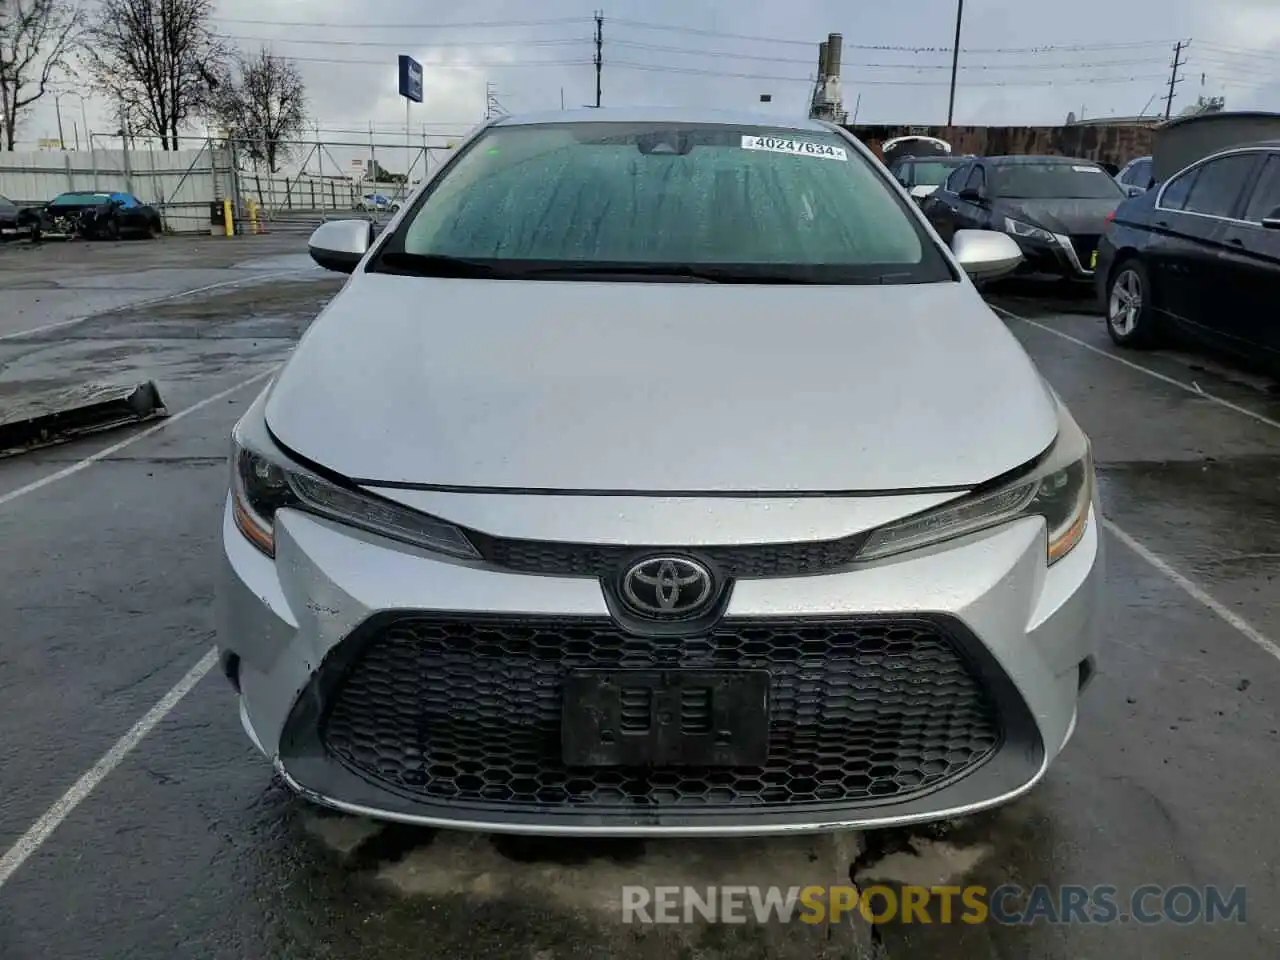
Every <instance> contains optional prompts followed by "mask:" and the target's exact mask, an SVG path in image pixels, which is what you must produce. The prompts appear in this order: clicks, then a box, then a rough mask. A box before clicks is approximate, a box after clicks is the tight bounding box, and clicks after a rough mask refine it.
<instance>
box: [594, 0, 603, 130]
mask: <svg viewBox="0 0 1280 960" xmlns="http://www.w3.org/2000/svg"><path fill="white" fill-rule="evenodd" d="M595 17H596V106H597V107H599V106H600V67H601V65H602V64H603V63H604V57H603V56H602V49H603V47H604V11H603V10H597V11H596V14H595Z"/></svg>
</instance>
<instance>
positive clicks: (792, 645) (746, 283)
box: [219, 110, 1102, 835]
mask: <svg viewBox="0 0 1280 960" xmlns="http://www.w3.org/2000/svg"><path fill="white" fill-rule="evenodd" d="M311 252H312V256H313V257H314V259H315V260H316V261H317V262H319V263H320V264H321V265H323V266H325V267H328V268H330V269H333V270H338V271H341V272H343V273H346V274H349V278H348V280H347V282H346V284H345V286H344V287H343V289H342V290H341V292H340V293H339V294H338V295H337V296H336V297H335V298H334V299H333V300H332V301H331V302H330V303H329V305H328V306H327V307H326V308H325V309H324V311H323V312H322V313H321V314H320V316H319V317H317V318H316V320H315V322H314V323H313V325H312V326H311V328H310V330H309V331H308V332H307V334H306V335H305V336H304V338H303V339H302V341H301V343H300V344H299V345H298V348H297V350H296V351H295V353H294V354H293V356H292V357H291V359H290V360H289V362H288V363H287V364H286V365H285V366H284V368H283V369H282V370H281V371H280V372H279V373H278V375H277V376H276V378H275V379H274V381H273V382H272V383H271V384H270V385H269V386H268V388H267V389H266V390H265V391H264V392H263V394H262V395H261V396H260V397H258V398H257V400H256V402H255V403H254V404H253V406H252V408H251V409H250V410H249V411H248V412H247V413H246V414H245V415H244V417H243V418H242V419H241V420H240V422H239V423H238V424H237V425H236V427H235V431H234V441H233V449H232V453H231V464H230V466H231V470H230V474H231V481H230V490H229V492H228V495H227V500H226V510H225V519H224V523H223V529H222V538H223V544H224V563H223V576H222V582H221V588H220V592H221V596H220V639H219V646H220V649H221V654H222V662H223V666H224V669H225V672H226V675H227V677H228V679H229V680H230V682H231V684H232V686H233V687H234V689H235V691H236V693H237V695H238V698H239V709H240V717H241V720H242V722H243V725H244V728H245V730H246V732H247V733H248V735H249V737H250V738H251V739H252V740H253V742H254V743H255V744H256V745H257V747H258V749H259V750H260V751H261V752H262V753H263V754H264V755H265V756H266V757H267V758H268V759H269V760H270V761H271V762H272V763H273V764H274V766H275V769H276V771H277V772H278V773H279V774H280V776H281V777H282V778H283V779H284V781H285V782H286V783H288V784H289V785H290V786H291V787H292V788H294V789H295V790H296V791H297V792H298V793H299V794H301V795H302V796H303V797H306V798H307V799H309V800H311V801H314V802H316V803H320V804H324V805H327V806H329V807H333V808H336V809H339V810H345V811H348V812H352V813H357V814H363V815H366V816H371V817H376V818H382V819H387V820H395V821H401V822H406V823H414V824H423V825H435V826H447V827H454V828H462V829H474V830H485V831H494V832H503V831H505V832H521V833H532V834H576V835H589V834H613V835H647V834H704V835H731V834H739V835H741V834H755V835H759V834H769V833H779V832H802V831H825V830H832V829H840V828H851V829H852V828H865V827H877V826H888V825H897V824H904V823H909V822H916V821H926V820H932V819H937V818H942V817H952V816H956V815H960V814H964V813H968V812H972V811H976V810H979V809H982V808H985V807H990V806H994V805H996V804H1000V803H1003V802H1005V801H1008V800H1010V799H1012V798H1014V797H1017V796H1019V795H1020V794H1022V793H1024V792H1026V791H1028V790H1030V789H1031V788H1032V787H1033V785H1034V784H1035V783H1036V782H1037V781H1038V780H1040V778H1041V777H1043V776H1044V774H1045V772H1046V770H1047V769H1048V768H1049V766H1050V764H1051V763H1052V761H1053V760H1054V758H1055V757H1056V756H1057V755H1058V753H1059V751H1061V750H1062V748H1063V746H1064V745H1065V744H1066V742H1067V740H1068V739H1069V738H1070V736H1071V733H1072V730H1073V728H1074V725H1075V722H1076V709H1077V702H1078V698H1079V695H1080V693H1081V691H1082V690H1083V689H1084V687H1085V685H1086V684H1087V682H1088V680H1089V678H1090V676H1091V675H1092V672H1093V669H1094V658H1095V650H1096V637H1095V631H1094V615H1095V608H1096V606H1097V588H1098V585H1099V582H1100V579H1101V575H1102V574H1101V563H1100V560H1101V555H1100V551H1101V544H1100V539H1099V526H1100V515H1099V505H1098V501H1097V495H1096V491H1095V483H1094V470H1093V464H1092V459H1091V454H1090V445H1089V441H1088V440H1087V438H1086V437H1085V436H1084V435H1083V433H1082V432H1081V430H1080V428H1079V427H1078V426H1077V425H1076V423H1075V421H1074V420H1073V419H1072V417H1071V415H1070V413H1069V412H1068V411H1067V410H1066V408H1065V407H1064V406H1063V404H1062V403H1061V401H1060V400H1059V399H1058V398H1057V397H1056V395H1055V394H1054V393H1053V391H1052V390H1051V389H1050V388H1049V387H1048V386H1047V384H1046V383H1045V382H1044V380H1043V379H1042V378H1041V376H1040V375H1039V373H1038V372H1037V370H1036V369H1035V367H1034V366H1033V364H1032V363H1031V361H1030V359H1029V358H1028V357H1027V355H1026V354H1025V353H1024V352H1023V350H1022V349H1021V347H1020V345H1019V344H1018V342H1017V341H1016V340H1015V339H1014V338H1013V336H1012V335H1011V334H1010V333H1009V332H1008V331H1007V330H1006V329H1005V327H1004V325H1003V324H1002V322H1001V321H1000V320H999V319H998V318H997V317H996V316H995V315H994V314H993V313H992V311H991V310H990V309H989V308H988V307H987V306H986V304H985V303H984V302H983V300H982V298H981V297H980V296H979V294H978V292H977V290H976V288H975V286H974V282H973V281H974V280H975V279H985V278H990V277H994V276H998V275H1001V274H1002V273H1005V272H1007V271H1009V270H1011V269H1012V268H1013V267H1015V266H1016V265H1017V262H1018V259H1019V253H1018V251H1017V248H1016V246H1014V244H1013V241H1011V240H1010V239H1009V238H1008V237H1005V236H1002V235H997V234H991V233H983V232H975V231H959V232H958V233H957V234H956V236H955V238H954V240H953V242H952V245H951V246H950V247H948V246H946V245H945V244H943V243H942V242H941V241H940V239H939V238H938V236H937V234H936V233H934V232H933V230H932V229H931V228H930V226H929V225H928V223H927V222H926V221H925V220H924V219H923V217H922V216H921V215H920V213H919V212H918V211H917V209H916V207H915V204H914V203H913V202H912V201H911V199H910V197H909V196H908V195H907V193H906V192H905V191H904V190H903V189H902V187H901V186H900V185H899V184H897V183H896V182H895V181H894V180H893V178H892V177H891V176H890V175H889V174H888V172H887V171H886V169H885V168H884V166H883V165H882V164H881V163H880V162H879V161H878V160H876V158H875V157H874V156H873V155H872V154H871V153H870V152H869V151H868V150H867V149H866V148H865V147H863V146H862V145H861V144H860V143H859V142H858V141H856V140H855V139H854V138H852V137H851V136H850V135H849V134H848V133H846V132H845V131H843V130H841V129H840V128H838V127H836V126H834V125H831V124H828V123H825V122H820V121H789V120H788V121H779V120H778V119H777V118H770V117H762V116H754V115H746V116H739V115H720V114H716V113H712V112H707V111H677V110H670V111H653V110H648V111H640V110H620V111H607V110H587V111H582V112H571V113H565V114H548V115H531V116H525V117H502V118H499V119H496V120H494V121H492V122H489V123H487V124H485V125H483V126H482V127H481V128H479V129H478V130H476V131H475V132H474V133H473V134H472V135H471V136H470V138H469V139H468V140H467V141H466V142H465V143H463V144H460V145H459V147H458V149H457V150H456V151H454V153H453V156H452V157H451V159H450V160H449V162H448V163H447V164H445V165H444V166H443V167H442V168H441V169H440V170H438V171H437V172H436V173H435V174H434V175H433V176H432V177H431V178H430V179H429V180H428V181H427V182H425V183H424V184H423V185H422V186H421V187H419V188H418V190H417V191H416V192H415V194H414V196H413V197H412V198H411V199H410V200H409V201H408V202H407V203H406V204H405V207H404V209H403V210H401V211H400V212H399V214H398V215H397V216H396V217H395V218H394V219H393V220H392V221H391V222H390V223H389V224H388V225H387V227H386V229H385V230H382V231H381V232H378V231H377V229H376V228H375V227H373V225H371V224H370V223H369V222H368V221H364V220H361V221H350V222H333V223H328V224H325V225H324V226H322V227H321V228H320V229H319V230H317V231H316V233H315V234H314V235H313V237H312V239H311Z"/></svg>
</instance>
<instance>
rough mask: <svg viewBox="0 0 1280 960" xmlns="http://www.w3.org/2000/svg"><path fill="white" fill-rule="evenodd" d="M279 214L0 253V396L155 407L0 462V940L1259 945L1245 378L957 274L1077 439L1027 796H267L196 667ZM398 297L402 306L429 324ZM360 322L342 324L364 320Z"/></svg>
mask: <svg viewBox="0 0 1280 960" xmlns="http://www.w3.org/2000/svg"><path fill="white" fill-rule="evenodd" d="M341 282H342V281H341V278H340V277H338V276H337V275H335V274H325V273H323V272H321V271H319V270H318V269H317V268H314V267H313V266H311V264H310V261H309V260H308V259H307V257H306V254H305V240H304V238H303V237H301V236H298V235H291V236H275V235H268V236H260V237H247V238H239V239H224V238H212V237H208V238H194V239H168V240H163V241H159V242H154V243H144V242H137V243H120V244H114V245H110V244H93V243H72V244H66V245H62V246H58V247H54V246H52V245H47V246H46V247H44V248H39V249H37V248H31V247H28V246H26V245H25V244H22V245H17V244H14V245H10V246H8V247H0V403H4V402H6V398H8V397H16V396H21V395H22V393H23V392H24V391H27V390H31V389H37V388H40V389H43V388H46V387H52V386H57V385H66V384H70V383H75V382H78V381H83V380H86V379H90V380H98V379H123V380H126V381H128V380H136V379H147V378H150V379H154V380H155V381H156V383H157V384H158V386H159V389H160V392H161V395H162V397H163V399H164V400H165V402H166V403H167V405H168V408H169V411H170V414H171V415H170V417H169V418H168V419H167V420H163V421H159V422H158V423H156V424H154V425H148V426H143V427H138V428H131V429H129V430H123V431H115V432H112V433H109V434H102V435H100V436H97V437H93V438H88V439H83V440H80V441H77V442H75V443H72V444H68V445H65V446H61V447H54V448H49V449H45V450H42V451H37V452H33V453H29V454H26V455H23V456H21V457H15V458H11V459H8V460H0V542H2V543H3V544H4V549H3V551H0V610H3V611H5V616H4V617H3V619H2V621H0V624H2V627H3V632H2V633H0V703H3V708H2V709H0V796H3V798H4V802H3V803H0V957H2V958H4V960H45V958H58V960H74V958H95V960H97V958H128V960H150V958H155V960H161V958H165V960H168V958H177V957H192V958H195V957H199V958H202V960H215V958H216V960H222V958H226V960H233V958H236V960H244V958H295V957H296V958H325V957H333V958H354V957H360V958H364V957H369V958H374V957H377V958H382V957H417V956H424V957H425V956H449V957H458V958H467V957H476V958H486V960H496V958H519V960H564V958H578V957H584V958H586V957H590V958H595V957H600V958H619V960H621V958H624V957H689V958H695V957H696V958H705V960H714V958H726V960H727V958H735V960H736V958H751V957H766V956H767V957H772V958H783V960H785V958H788V957H803V958H813V957H820V956H831V957H860V956H879V957H887V958H893V960H898V958H907V957H910V958H931V957H938V958H943V957H945V958H948V960H959V958H996V957H1027V958H1030V957H1036V958H1063V960H1077V958H1084V957H1102V956H1108V957H1109V956H1132V957H1161V958H1165V957H1178V956H1188V957H1200V956H1209V955H1218V954H1220V955H1224V956H1225V955H1234V956H1238V957H1241V958H1252V957H1258V958H1262V957H1272V956H1274V944H1275V943H1276V941H1277V937H1278V936H1280V921H1277V920H1276V918H1275V917H1274V916H1273V915H1271V914H1270V913H1269V912H1268V910H1267V906H1268V905H1269V904H1272V903H1274V902H1276V900H1277V898H1278V897H1280V879H1278V877H1277V872H1276V871H1277V865H1276V855H1275V851H1276V850H1278V849H1280V825H1278V824H1277V822H1276V818H1275V816H1274V814H1273V810H1274V807H1275V789H1274V786H1273V783H1274V771H1275V769H1276V764H1277V760H1278V759H1280V716H1278V715H1277V711H1278V707H1277V705H1278V704H1280V699H1278V698H1280V647H1278V646H1277V643H1276V641H1277V640H1280V583H1278V582H1277V575H1280V484H1278V483H1277V477H1278V476H1280V396H1278V395H1277V394H1276V392H1275V391H1274V390H1273V389H1272V388H1271V385H1270V384H1269V383H1268V382H1267V381H1266V380H1264V379H1262V378H1259V377H1257V376H1255V375H1252V374H1247V373H1241V372H1238V371H1236V370H1234V369H1233V368H1231V367H1230V366H1228V365H1225V364H1223V363H1220V362H1218V361H1216V360H1213V359H1211V358H1205V357H1201V356H1198V355H1191V354H1184V353H1181V352H1176V351H1163V352H1153V353H1143V354H1136V353H1132V352H1119V351H1117V349H1116V348H1114V347H1113V346H1112V344H1111V342H1110V340H1109V339H1108V338H1107V335H1106V332H1105V329H1104V327H1103V324H1102V321H1101V318H1100V317H1099V316H1098V315H1097V314H1096V312H1095V311H1093V309H1092V304H1091V302H1090V300H1089V299H1088V298H1087V296H1074V297H1072V296H1066V295H1063V294H1062V292H1061V291H1058V290H1053V291H1051V292H1050V294H1049V295H1046V291H1045V290H1044V289H1043V288H1041V287H1037V286H1036V285H1033V284H1027V283H1020V284H1018V285H1017V286H1013V287H1010V286H1005V287H1003V288H992V289H991V290H990V291H989V295H990V299H991V300H992V302H993V304H995V305H996V306H997V307H998V308H1000V310H1001V312H1002V316H1003V317H1004V318H1005V320H1006V323H1007V324H1008V327H1009V329H1010V330H1011V332H1012V333H1013V334H1014V335H1015V336H1016V337H1017V338H1018V339H1019V340H1020V341H1021V342H1022V343H1023V344H1024V346H1025V347H1026V349H1027V350H1028V351H1029V353H1030V354H1031V356H1032V357H1033V359H1034V360H1035V361H1036V363H1037V364H1038V365H1039V367H1040V369H1041V370H1042V372H1043V373H1044V375H1045V376H1046V377H1047V378H1048V379H1049V381H1050V382H1051V383H1052V385H1053V386H1054V388H1055V389H1056V390H1057V391H1058V392H1059V393H1060V394H1061V395H1062V397H1063V399H1064V400H1065V401H1066V402H1067V404H1068V405H1069V406H1070V407H1071V409H1072V410H1073V412H1074V414H1075V416H1076V418H1077V419H1078V420H1079V422H1080V423H1081V425H1082V426H1083V427H1084V429H1085V430H1086V431H1087V432H1088V433H1089V435H1090V436H1091V438H1092V440H1093V443H1094V452H1095V457H1096V461H1097V467H1098V472H1099V478H1100V482H1101V496H1102V503H1103V506H1104V511H1105V514H1106V520H1105V528H1106V529H1105V549H1106V551H1107V564H1108V574H1107V580H1108V582H1107V588H1106V597H1105V604H1104V607H1105V609H1104V614H1105V616H1104V620H1103V627H1104V630H1105V639H1104V642H1103V649H1102V661H1101V663H1100V673H1099V674H1098V676H1097V677H1096V679H1095V681H1094V683H1093V685H1092V687H1091V688H1090V689H1089V691H1088V692H1087V694H1086V695H1085V698H1084V702H1083V709H1082V713H1081V715H1080V718H1079V725H1078V728H1077V730H1076V733H1075V737H1074V739H1073V741H1072V742H1071V744H1070V745H1069V746H1068V748H1067V750H1066V752H1065V753H1064V754H1063V755H1062V757H1061V758H1060V759H1059V760H1058V762H1057V763H1056V764H1055V766H1054V767H1053V768H1052V769H1051V770H1050V772H1049V775H1048V776H1047V778H1046V779H1045V781H1044V782H1042V783H1041V784H1040V785H1039V786H1038V787H1037V788H1036V789H1035V790H1034V791H1033V792H1031V793H1030V794H1029V795H1028V796H1026V797H1024V798H1022V799H1020V800H1018V801H1016V802H1014V803H1012V804H1010V805H1008V806H1006V807H1004V808H1002V809H1000V810H997V811H994V812H992V813H989V814H985V815H981V816H978V817H974V818H972V819H970V820H965V821H960V822H955V823H951V824H945V825H942V826H933V827H928V828H919V829H912V830H903V831H884V832H879V833H875V834H869V835H867V836H863V837H816V838H808V837H807V838H790V839H783V840H759V841H733V842H724V843H718V842H697V843H691V842H689V841H684V840H681V841H674V842H670V843H665V842H664V843H658V842H644V843H641V842H622V841H613V842H591V843H587V842H579V841H572V842H571V841H564V840H558V841H539V842H534V841H530V840H522V841H513V840H509V839H508V840H495V839H492V838H489V837H485V836H473V835H459V834H451V833H445V832H439V833H437V832H432V831H425V830H411V829H406V828H398V827H379V826H377V825H374V824H371V823H367V822H364V821H359V820H355V819H352V818H346V817H340V816H334V815H327V814H324V813H322V812H320V811H318V810H316V809H315V808H312V807H309V806H307V805H306V804H304V803H302V802H301V801H299V800H296V799H294V798H293V797H291V796H290V795H289V794H288V793H287V792H286V791H285V790H284V789H283V788H282V787H281V786H279V785H278V784H276V783H274V782H273V779H272V775H271V771H270V768H269V766H268V765H267V764H266V763H265V761H262V760H261V759H260V758H259V757H258V756H257V754H256V753H255V752H254V751H253V749H252V747H251V746H250V745H249V743H248V741H247V740H246V738H245V736H244V734H243V732H242V731H241V729H240V725H239V721H238V719H237V716H236V710H235V702H234V697H233V694H232V691H231V689H230V687H229V686H228V685H227V683H226V682H225V681H224V680H223V678H222V677H221V676H220V675H218V671H217V669H216V665H215V663H214V661H213V658H212V656H211V655H210V650H211V647H212V644H213V643H214V627H213V610H212V604H213V593H214V585H213V575H214V569H215V558H216V556H217V551H218V549H219V546H218V532H219V528H220V518H221V512H222V507H223V495H224V490H225V485H226V479H227V472H226V466H225V457H226V453H227V446H228V435H229V431H230V428H231V426H232V424H233V423H234V421H235V420H236V418H237V417H238V416H239V415H240V414H241V412H243V410H244V409H245V408H246V406H247V405H248V404H249V403H250V402H251V401H252V400H253V398H254V396H255V395H256V394H257V392H258V391H259V390H260V389H261V388H262V386H264V385H265V382H266V378H267V377H269V376H270V373H271V371H272V370H274V369H275V367H276V366H277V365H278V364H279V363H280V362H281V361H282V360H283V359H284V358H285V357H286V356H287V355H288V353H289V350H290V349H291V347H292V345H293V343H294V342H296V339H297V337H298V336H299V335H300V334H301V333H302V332H303V331H304V330H305V328H306V326H307V323H308V321H309V320H310V318H311V317H312V316H314V315H315V313H316V312H317V310H318V309H320V307H321V306H322V305H323V304H324V302H325V301H326V300H327V298H329V297H331V296H332V295H333V294H334V293H335V292H336V290H337V289H338V288H339V286H340V284H341ZM430 308H431V305H430V304H423V305H422V309H423V310H424V311H429V310H430ZM369 320H370V322H371V323H373V322H376V318H374V317H370V318H369ZM850 879H853V880H855V881H857V882H858V883H860V884H863V885H865V884H868V883H872V882H883V883H885V884H888V885H890V886H893V885H901V884H924V885H940V884H945V885H964V884H969V883H973V884H981V885H982V886H984V887H986V888H987V889H989V890H994V889H996V888H998V887H1000V886H1001V885H1002V884H1016V885H1019V886H1020V887H1022V888H1024V889H1025V888H1030V887H1032V886H1033V885H1035V884H1048V885H1054V886H1060V885H1063V884H1079V885H1082V886H1085V887H1096V886H1100V885H1106V886H1111V887H1115V888H1117V889H1118V890H1119V891H1120V898H1121V899H1123V898H1124V897H1125V896H1126V895H1127V893H1128V892H1129V891H1132V890H1135V889H1136V888H1139V887H1142V886H1143V885H1148V884H1149V885H1157V886H1160V887H1172V886H1176V885H1187V886H1192V887H1195V888H1197V889H1201V890H1203V889H1204V888H1205V887H1208V886H1217V887H1219V888H1222V889H1224V890H1227V891H1230V890H1231V889H1233V888H1236V887H1244V888H1246V890H1247V917H1246V919H1245V922H1243V923H1239V922H1236V921H1234V920H1233V921H1231V922H1219V923H1217V924H1213V925H1209V924H1204V923H1199V922H1196V923H1188V924H1177V923H1174V922H1171V921H1168V920H1166V921H1165V922H1163V923H1159V924H1151V925H1147V924H1140V923H1137V922H1128V923H1124V922H1119V921H1117V922H1116V923H1113V924H1106V925H1103V924H1084V923H1076V924H1071V925H1053V924H1047V923H1043V922H1041V923H1036V924H1008V925H1002V924H997V923H994V922H988V923H984V924H962V923H957V924H950V925H945V926H944V925H940V924H936V923H935V924H927V925H926V924H923V923H912V924H905V923H900V922H891V923H887V924H884V925H880V926H877V927H875V928H874V929H870V928H868V927H867V926H866V925H865V924H862V923H856V924H855V923H844V924H840V925H837V926H831V927H824V926H818V927H805V926H803V925H800V924H793V925H790V926H788V927H780V926H777V925H773V926H769V927H766V928H757V927H756V926H754V925H746V926H708V925H699V924H696V923H695V924H690V925H683V924H681V925H675V926H639V925H627V924H624V923H622V921H621V916H620V911H619V903H618V901H619V896H620V892H619V891H620V888H621V886H622V885H623V884H627V883H632V884H643V885H648V886H659V885H679V884H694V885H700V886H706V885H716V884H724V883H743V884H762V885H779V886H783V887H786V886H789V885H792V884H800V885H804V884H809V883H814V884H836V883H847V882H848V881H849V880H850Z"/></svg>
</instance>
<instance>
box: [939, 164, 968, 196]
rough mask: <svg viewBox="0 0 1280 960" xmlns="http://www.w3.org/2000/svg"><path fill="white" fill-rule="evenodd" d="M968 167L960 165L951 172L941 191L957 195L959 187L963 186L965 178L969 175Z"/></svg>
mask: <svg viewBox="0 0 1280 960" xmlns="http://www.w3.org/2000/svg"><path fill="white" fill-rule="evenodd" d="M969 170H970V167H969V165H968V164H962V165H961V166H958V167H956V168H955V169H954V170H952V171H951V175H950V176H949V177H947V179H946V180H945V181H944V182H943V184H942V189H943V190H945V191H946V192H947V193H959V192H960V187H961V186H962V185H963V184H964V181H965V178H966V177H967V176H968V175H969Z"/></svg>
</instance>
